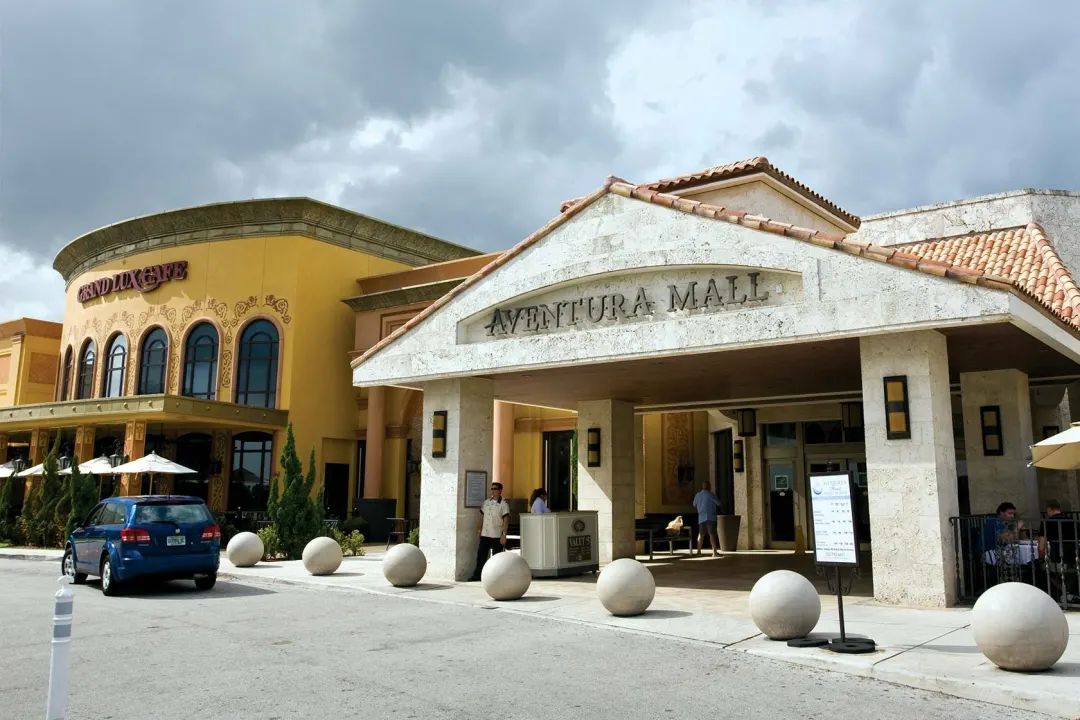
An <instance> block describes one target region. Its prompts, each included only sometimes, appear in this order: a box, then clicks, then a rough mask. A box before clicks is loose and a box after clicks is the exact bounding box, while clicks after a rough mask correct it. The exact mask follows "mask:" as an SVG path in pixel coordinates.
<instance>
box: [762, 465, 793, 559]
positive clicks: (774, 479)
mask: <svg viewBox="0 0 1080 720" xmlns="http://www.w3.org/2000/svg"><path fill="white" fill-rule="evenodd" d="M766 474H767V477H768V483H769V485H768V491H769V547H771V548H793V547H795V524H796V523H795V512H796V511H797V508H796V503H795V461H794V460H769V461H768V463H767V464H766Z"/></svg>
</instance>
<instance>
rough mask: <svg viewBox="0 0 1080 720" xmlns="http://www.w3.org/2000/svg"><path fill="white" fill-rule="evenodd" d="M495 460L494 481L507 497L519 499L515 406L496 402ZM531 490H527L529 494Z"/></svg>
mask: <svg viewBox="0 0 1080 720" xmlns="http://www.w3.org/2000/svg"><path fill="white" fill-rule="evenodd" d="M494 444H495V459H494V461H493V463H492V464H493V466H494V474H493V476H492V479H493V480H498V481H499V482H501V483H502V485H503V491H504V492H505V493H507V497H511V496H512V497H519V496H520V495H521V493H520V491H519V489H518V488H515V487H514V406H513V405H512V404H510V403H505V402H500V401H498V400H496V401H495V440H494ZM528 492H529V490H528V489H527V490H526V493H528Z"/></svg>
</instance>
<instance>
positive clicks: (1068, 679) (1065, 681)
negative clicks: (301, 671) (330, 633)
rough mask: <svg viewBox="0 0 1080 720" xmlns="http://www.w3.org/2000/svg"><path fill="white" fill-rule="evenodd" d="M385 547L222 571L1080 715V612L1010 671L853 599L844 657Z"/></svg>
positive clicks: (729, 596)
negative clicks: (327, 560)
mask: <svg viewBox="0 0 1080 720" xmlns="http://www.w3.org/2000/svg"><path fill="white" fill-rule="evenodd" d="M0 557H6V558H22V559H36V560H49V561H56V562H58V561H59V558H60V552H59V551H55V550H54V551H50V550H20V549H0ZM380 561H381V553H372V554H370V555H367V556H364V557H359V558H346V559H345V561H344V562H343V563H342V566H341V568H340V569H339V570H338V572H336V573H335V574H334V575H331V576H327V577H313V576H311V575H309V574H308V573H307V571H306V570H305V569H304V567H303V565H302V564H301V563H300V562H299V561H292V562H285V561H278V562H272V563H260V564H258V565H256V566H255V567H253V568H237V567H234V566H232V565H231V564H230V563H229V562H228V560H227V559H225V557H224V555H223V556H222V561H221V570H220V576H221V577H223V578H228V579H236V580H242V581H245V582H250V583H256V584H275V583H286V584H294V585H301V586H305V587H310V588H317V589H324V590H328V591H338V592H358V591H359V592H368V593H377V594H382V595H395V596H399V597H402V598H406V599H411V600H422V601H426V602H438V603H450V604H459V605H470V606H479V607H484V608H491V609H495V608H497V609H499V610H502V611H505V612H514V613H522V614H529V615H534V616H543V617H547V618H550V619H552V620H557V621H562V622H575V623H586V624H589V625H593V626H599V627H607V628H610V629H613V630H617V631H622V632H635V633H644V634H651V635H661V636H665V637H672V638H680V639H683V640H688V641H693V642H702V643H709V644H714V645H718V646H721V647H724V648H726V649H728V650H733V651H737V652H746V653H750V654H754V655H763V656H766V657H770V658H773V659H775V660H783V661H785V662H792V663H797V664H800V665H809V666H813V667H817V668H823V669H828V670H833V671H837V672H843V673H848V674H852V675H859V676H863V677H871V678H875V679H878V680H883V681H887V682H892V683H897V684H900V685H907V686H910V687H915V688H919V689H922V690H931V691H937V692H941V693H945V694H948V695H953V696H956V697H962V698H967V699H971V700H979V701H982V702H989V703H994V704H997V705H1004V706H1008V707H1014V708H1019V709H1024V710H1031V711H1035V712H1042V713H1046V714H1048V715H1052V716H1056V717H1065V718H1080V639H1078V637H1077V636H1080V616H1078V615H1076V614H1068V619H1069V628H1070V643H1069V648H1068V650H1066V652H1065V656H1064V657H1062V659H1061V660H1060V661H1059V662H1058V664H1057V665H1056V666H1055V667H1054V669H1053V670H1051V671H1049V672H1046V673H1038V674H1020V673H1010V672H1006V671H1003V670H1000V669H998V668H997V667H995V666H994V665H993V664H992V663H991V662H990V661H988V660H987V659H986V658H985V657H983V655H982V654H981V653H980V652H979V651H978V649H977V648H976V647H975V642H974V640H973V638H972V634H971V630H970V628H969V623H970V617H971V611H970V610H968V609H960V608H955V609H948V610H925V609H916V608H900V607H894V606H884V605H878V604H876V603H875V602H873V601H872V600H870V599H868V598H852V599H851V600H850V601H848V600H847V599H845V602H844V610H845V618H846V620H847V628H848V631H849V633H850V634H852V635H862V636H866V637H871V638H873V639H874V640H875V641H876V642H877V644H878V649H877V651H876V652H874V653H871V654H869V655H837V654H834V653H832V652H830V651H828V650H822V649H806V650H799V649H794V648H789V647H788V646H787V644H786V643H782V642H772V641H770V640H768V639H767V638H765V637H764V636H762V635H761V634H760V633H759V632H758V630H757V628H756V627H755V626H754V624H753V622H751V620H750V617H749V612H748V610H747V602H746V598H747V596H748V593H731V592H726V593H718V592H717V591H711V590H688V589H685V588H666V587H658V588H657V593H656V599H655V600H654V602H653V605H652V607H651V608H650V609H649V611H648V612H647V613H646V614H645V615H642V616H640V617H636V618H616V617H613V616H612V615H610V614H609V613H608V612H607V611H606V610H605V609H604V608H603V606H602V605H601V604H600V602H599V600H597V598H596V591H595V585H594V582H595V581H594V579H593V578H591V577H589V576H586V577H585V578H575V579H569V580H536V581H534V582H533V584H532V587H531V588H530V589H529V592H528V593H527V594H526V595H525V597H523V598H521V599H520V600H517V601H514V602H506V603H496V602H494V601H492V600H491V599H490V598H489V597H488V596H487V593H485V592H484V590H483V588H482V587H481V586H480V584H479V583H446V582H438V583H436V582H425V583H422V584H421V585H419V586H417V587H416V588H410V589H402V588H395V587H393V586H391V585H390V584H389V583H387V582H386V580H385V579H384V578H383V576H382V571H381V567H380ZM814 634H815V635H823V636H827V637H832V636H835V635H837V634H839V623H838V621H837V615H836V603H835V600H832V599H830V598H826V597H823V598H822V616H821V621H820V622H819V623H818V626H817V628H815V632H814Z"/></svg>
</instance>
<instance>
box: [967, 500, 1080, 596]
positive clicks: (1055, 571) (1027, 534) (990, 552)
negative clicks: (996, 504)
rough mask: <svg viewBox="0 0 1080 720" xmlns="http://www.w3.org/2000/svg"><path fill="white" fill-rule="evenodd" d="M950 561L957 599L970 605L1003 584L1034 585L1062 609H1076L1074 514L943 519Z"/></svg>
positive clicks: (1078, 550)
mask: <svg viewBox="0 0 1080 720" xmlns="http://www.w3.org/2000/svg"><path fill="white" fill-rule="evenodd" d="M949 523H950V524H951V525H952V533H953V548H954V553H955V562H956V581H957V583H956V584H957V602H959V603H960V604H962V605H965V604H967V605H970V604H972V603H974V602H975V601H976V600H977V599H978V598H979V596H980V595H982V594H983V593H984V592H986V591H987V590H988V589H989V588H991V587H993V586H994V585H997V584H999V583H1003V582H1021V583H1026V584H1028V585H1034V586H1035V587H1038V588H1039V589H1041V590H1043V591H1044V592H1046V593H1047V594H1049V595H1050V596H1051V597H1052V598H1054V600H1055V601H1056V602H1057V603H1058V604H1059V605H1061V607H1062V608H1064V609H1067V610H1080V574H1078V568H1080V542H1078V541H1077V538H1078V537H1080V518H1078V517H1076V516H1075V515H1074V514H1073V513H1070V514H1069V515H1065V514H1062V515H1058V516H1056V517H1053V518H1045V517H1044V518H1037V519H1026V518H1017V519H1015V520H1010V521H1002V520H999V519H998V517H997V516H996V515H975V516H969V517H954V518H949Z"/></svg>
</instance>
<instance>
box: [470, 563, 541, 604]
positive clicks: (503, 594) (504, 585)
mask: <svg viewBox="0 0 1080 720" xmlns="http://www.w3.org/2000/svg"><path fill="white" fill-rule="evenodd" d="M480 582H481V583H482V584H483V586H484V590H485V591H486V592H487V594H488V595H490V596H491V599H492V600H517V599H518V598H519V597H521V596H522V595H524V594H525V592H526V591H527V590H528V589H529V586H530V585H532V569H530V568H529V563H527V562H525V558H523V557H521V556H520V555H518V554H517V553H512V552H501V553H496V554H495V555H492V557H491V559H490V560H488V561H487V562H486V563H484V569H483V571H482V572H481V573H480Z"/></svg>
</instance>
